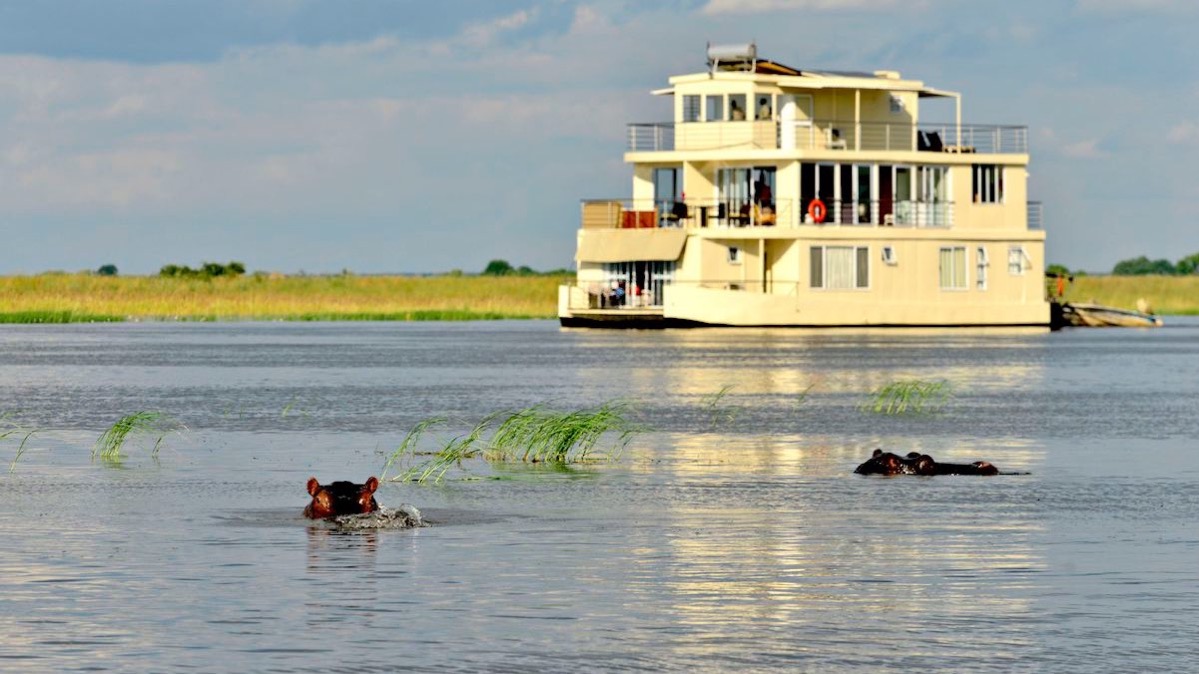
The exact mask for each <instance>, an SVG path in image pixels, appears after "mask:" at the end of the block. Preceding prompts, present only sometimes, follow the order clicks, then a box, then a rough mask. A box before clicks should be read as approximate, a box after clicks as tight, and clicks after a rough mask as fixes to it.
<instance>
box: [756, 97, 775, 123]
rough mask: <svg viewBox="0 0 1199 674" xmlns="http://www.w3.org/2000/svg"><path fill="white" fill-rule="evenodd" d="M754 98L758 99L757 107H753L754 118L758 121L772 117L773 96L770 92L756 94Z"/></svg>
mask: <svg viewBox="0 0 1199 674" xmlns="http://www.w3.org/2000/svg"><path fill="white" fill-rule="evenodd" d="M754 98H756V99H757V101H758V107H756V108H754V109H755V110H757V112H756V113H755V114H754V119H757V120H759V121H761V120H770V119H774V103H773V100H774V96H773V95H771V94H758V95H757V96H755V97H754Z"/></svg>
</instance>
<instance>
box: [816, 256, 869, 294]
mask: <svg viewBox="0 0 1199 674" xmlns="http://www.w3.org/2000/svg"><path fill="white" fill-rule="evenodd" d="M809 260H810V261H811V264H810V274H809V277H808V279H809V282H810V285H811V286H812V287H813V288H825V289H828V290H853V289H865V288H869V287H870V248H869V247H867V246H812V247H811V249H810V256H809Z"/></svg>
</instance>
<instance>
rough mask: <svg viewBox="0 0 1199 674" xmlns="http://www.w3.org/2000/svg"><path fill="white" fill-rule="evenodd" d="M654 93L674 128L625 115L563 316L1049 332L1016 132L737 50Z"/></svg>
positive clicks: (881, 74) (938, 102)
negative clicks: (617, 161) (611, 193)
mask: <svg viewBox="0 0 1199 674" xmlns="http://www.w3.org/2000/svg"><path fill="white" fill-rule="evenodd" d="M669 85H670V86H668V87H666V88H663V89H659V90H657V91H654V92H652V93H653V94H654V95H656V96H661V97H663V98H665V99H666V100H669V101H670V102H671V108H672V109H673V121H671V122H663V123H653V124H630V125H629V126H628V147H627V152H626V153H625V155H624V158H625V162H626V163H628V164H631V165H632V174H633V184H632V194H631V196H629V197H624V198H613V199H599V200H585V201H583V202H582V208H581V218H580V227H579V230H578V247H577V252H576V262H577V265H578V266H577V269H578V276H577V279H576V281H575V282H574V283H571V284H569V285H566V286H563V287H561V288H560V289H559V296H558V310H559V317H560V319H561V322H562V325H564V326H591V327H669V326H697V325H721V326H804V327H836V326H846V327H861V326H879V327H883V326H888V327H891V326H894V327H900V326H928V327H932V326H1037V327H1047V326H1048V325H1049V321H1050V308H1049V304H1048V302H1047V301H1046V298H1045V285H1044V283H1045V280H1044V273H1043V269H1044V262H1045V257H1044V253H1045V231H1044V229H1043V226H1042V221H1041V205H1040V204H1039V203H1036V202H1029V201H1028V198H1027V181H1028V171H1027V167H1028V161H1029V154H1028V130H1027V127H1023V126H996V125H975V124H963V123H962V115H961V111H962V98H961V94H960V93H957V92H953V91H946V90H942V89H936V88H933V87H931V86H928V85H926V84H924V83H923V82H921V81H918V80H911V79H905V78H903V77H901V75H900V74H899V73H898V72H895V71H890V70H879V71H874V72H839V71H828V70H800V69H797V68H792V67H789V66H786V65H783V64H781V63H778V62H775V61H771V60H767V59H762V58H758V54H757V48H756V46H755V45H753V44H747V45H721V46H711V45H709V47H708V51H707V67H706V68H705V70H704V71H702V72H698V73H694V74H689V75H678V76H675V77H671V78H670V80H669ZM922 106H927V107H928V108H929V109H930V110H932V111H934V112H933V114H940V115H941V117H938V119H949V120H952V121H945V122H938V123H928V122H924V121H923V120H922V114H925V111H924V110H922ZM938 108H939V109H938Z"/></svg>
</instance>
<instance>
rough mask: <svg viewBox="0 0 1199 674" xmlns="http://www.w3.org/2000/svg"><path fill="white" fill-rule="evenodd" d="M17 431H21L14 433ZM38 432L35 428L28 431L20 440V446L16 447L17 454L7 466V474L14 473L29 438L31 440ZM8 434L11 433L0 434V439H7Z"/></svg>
mask: <svg viewBox="0 0 1199 674" xmlns="http://www.w3.org/2000/svg"><path fill="white" fill-rule="evenodd" d="M18 430H22V429H14V431H18ZM38 430H39V429H36V428H35V429H33V430H31V431H28V432H27V433H25V437H23V438H21V444H20V445H18V446H17V453H16V455H15V456H13V458H12V463H10V464H8V472H9V474H12V473H14V472H16V470H17V462H18V461H20V460H21V455H22V454H24V453H25V443H27V442H29V438H32V437H33V434H34V433H37V432H38ZM10 433H11V432H9V433H3V434H0V439H3V438H6V437H8V436H9V435H10Z"/></svg>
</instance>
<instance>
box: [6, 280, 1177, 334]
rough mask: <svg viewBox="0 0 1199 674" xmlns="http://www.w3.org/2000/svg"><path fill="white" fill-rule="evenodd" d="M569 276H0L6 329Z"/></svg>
mask: <svg viewBox="0 0 1199 674" xmlns="http://www.w3.org/2000/svg"><path fill="white" fill-rule="evenodd" d="M570 280H571V277H569V276H548V275H547V276H460V275H446V276H427V277H410V276H352V275H347V276H287V277H282V276H278V277H268V276H265V275H251V276H242V277H237V278H224V277H218V278H213V279H179V278H161V277H158V276H149V277H146V276H120V277H112V276H95V275H90V274H42V275H38V276H6V277H0V323H78V322H96V321H123V320H184V321H214V320H260V321H268V320H284V321H320V320H330V321H353V320H360V321H361V320H401V321H420V320H440V321H454V320H459V321H463V320H487V319H500V318H553V317H554V316H555V315H556V313H557V302H558V289H557V288H558V285H560V284H562V283H566V282H569V281H570ZM1142 297H1143V298H1145V300H1147V301H1148V302H1149V304H1150V305H1151V306H1152V307H1153V309H1154V311H1156V312H1158V313H1161V314H1199V276H1079V277H1076V278H1075V280H1074V283H1073V284H1071V285H1070V286H1069V287H1068V288H1067V290H1066V299H1067V300H1074V301H1078V302H1088V301H1095V302H1098V303H1100V304H1106V305H1110V306H1114V307H1124V308H1134V307H1135V306H1136V303H1137V299H1138V298H1142Z"/></svg>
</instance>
